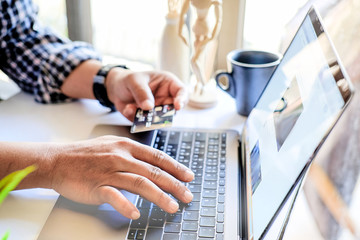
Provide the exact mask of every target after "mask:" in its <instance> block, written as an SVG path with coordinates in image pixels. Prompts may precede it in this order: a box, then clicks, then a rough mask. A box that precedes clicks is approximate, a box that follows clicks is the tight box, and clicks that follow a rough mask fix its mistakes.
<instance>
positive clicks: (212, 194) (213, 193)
mask: <svg viewBox="0 0 360 240" xmlns="http://www.w3.org/2000/svg"><path fill="white" fill-rule="evenodd" d="M216 195H217V193H216V190H210V189H204V191H203V197H204V198H216Z"/></svg>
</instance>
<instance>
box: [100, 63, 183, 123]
mask: <svg viewBox="0 0 360 240" xmlns="http://www.w3.org/2000/svg"><path fill="white" fill-rule="evenodd" d="M105 83H106V89H107V93H108V97H109V99H110V101H112V102H113V103H114V104H115V107H116V109H117V110H118V111H120V112H121V113H122V114H123V115H124V116H125V117H126V118H127V119H129V120H130V121H133V120H134V116H135V111H136V109H137V108H142V109H143V110H150V109H152V108H153V107H154V106H155V105H162V104H171V103H172V104H174V106H175V109H176V110H179V109H181V108H182V107H183V106H184V105H185V104H186V102H187V92H186V89H185V87H184V84H183V83H182V82H181V81H180V80H179V79H178V78H177V77H176V76H175V75H173V74H171V73H169V72H159V71H149V72H133V71H130V70H125V69H121V68H114V69H112V70H111V71H110V72H109V74H108V76H107V78H106V82H105Z"/></svg>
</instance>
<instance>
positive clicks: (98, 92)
mask: <svg viewBox="0 0 360 240" xmlns="http://www.w3.org/2000/svg"><path fill="white" fill-rule="evenodd" d="M115 68H121V69H127V67H126V66H125V65H105V66H103V67H101V68H100V70H99V71H98V72H97V74H96V75H95V77H94V81H93V93H94V96H95V98H96V99H97V100H98V101H99V103H100V104H101V105H102V106H105V107H108V108H110V109H111V110H112V111H115V107H114V103H113V101H111V100H110V99H109V96H108V92H109V91H108V90H109V89H110V87H111V85H110V84H109V82H110V81H109V76H108V75H109V73H110V72H111V70H113V69H115Z"/></svg>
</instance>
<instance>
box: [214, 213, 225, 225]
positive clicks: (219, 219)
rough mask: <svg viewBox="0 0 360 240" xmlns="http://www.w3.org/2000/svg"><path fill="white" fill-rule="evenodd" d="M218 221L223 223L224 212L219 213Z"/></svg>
mask: <svg viewBox="0 0 360 240" xmlns="http://www.w3.org/2000/svg"><path fill="white" fill-rule="evenodd" d="M216 221H217V222H218V223H223V222H224V214H223V213H218V215H217V217H216Z"/></svg>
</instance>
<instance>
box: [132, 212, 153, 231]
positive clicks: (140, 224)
mask: <svg viewBox="0 0 360 240" xmlns="http://www.w3.org/2000/svg"><path fill="white" fill-rule="evenodd" d="M139 210H140V217H139V218H138V219H136V220H132V221H131V224H130V227H131V228H142V229H145V227H146V225H147V219H148V216H149V209H145V208H143V209H139Z"/></svg>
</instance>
